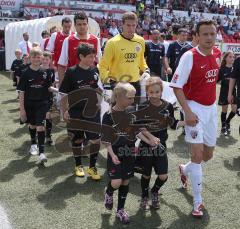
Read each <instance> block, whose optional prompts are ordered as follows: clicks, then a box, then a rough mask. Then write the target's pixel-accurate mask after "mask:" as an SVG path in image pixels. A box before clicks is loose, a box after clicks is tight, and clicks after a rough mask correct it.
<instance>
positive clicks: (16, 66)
mask: <svg viewBox="0 0 240 229" xmlns="http://www.w3.org/2000/svg"><path fill="white" fill-rule="evenodd" d="M22 63H23V61H22V59H20V60H18V59H15V60H14V61H13V62H12V66H11V70H12V71H13V72H14V76H17V72H18V70H19V68H20V66H21V65H22Z"/></svg>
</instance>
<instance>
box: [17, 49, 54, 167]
mask: <svg viewBox="0 0 240 229" xmlns="http://www.w3.org/2000/svg"><path fill="white" fill-rule="evenodd" d="M41 60H42V52H41V50H39V49H37V48H33V49H31V51H30V61H31V65H30V66H29V67H27V68H26V69H25V70H24V71H23V72H22V77H21V78H20V82H19V85H18V88H17V89H18V91H19V92H20V93H19V101H20V118H21V120H22V121H23V122H24V121H25V122H27V123H28V124H29V133H30V137H31V148H30V153H31V154H32V155H36V154H37V152H38V150H39V159H40V162H42V163H44V162H46V161H47V158H46V156H45V154H44V142H45V131H44V120H45V117H46V113H47V111H48V106H49V105H48V101H49V90H52V88H51V75H50V73H49V72H47V71H46V70H43V69H41V68H40V65H41ZM36 134H37V139H38V141H36ZM37 142H38V149H37V144H36V143H37Z"/></svg>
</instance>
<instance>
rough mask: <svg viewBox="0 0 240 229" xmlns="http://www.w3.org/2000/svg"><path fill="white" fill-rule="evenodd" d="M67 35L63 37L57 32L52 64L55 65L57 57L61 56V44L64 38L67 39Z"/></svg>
mask: <svg viewBox="0 0 240 229" xmlns="http://www.w3.org/2000/svg"><path fill="white" fill-rule="evenodd" d="M68 36H69V35H65V34H63V33H62V32H57V36H56V39H55V42H54V51H53V52H54V57H53V58H54V59H53V60H54V64H55V65H57V63H58V60H59V57H60V55H61V50H62V44H63V41H64V39H65V38H67V37H68Z"/></svg>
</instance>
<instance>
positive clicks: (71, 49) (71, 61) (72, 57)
mask: <svg viewBox="0 0 240 229" xmlns="http://www.w3.org/2000/svg"><path fill="white" fill-rule="evenodd" d="M82 43H88V44H91V45H93V46H94V48H95V49H96V52H97V53H98V38H97V37H96V36H94V35H93V34H89V38H88V39H78V38H77V37H76V35H74V34H72V35H70V36H69V38H68V67H72V66H74V65H76V64H78V62H79V60H78V57H77V48H78V46H79V44H82Z"/></svg>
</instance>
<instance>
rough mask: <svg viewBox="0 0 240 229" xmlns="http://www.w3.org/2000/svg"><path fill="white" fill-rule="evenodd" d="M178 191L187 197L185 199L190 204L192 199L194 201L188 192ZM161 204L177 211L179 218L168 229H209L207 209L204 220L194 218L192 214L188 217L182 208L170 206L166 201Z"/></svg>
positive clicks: (204, 212)
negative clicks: (206, 228) (207, 228)
mask: <svg viewBox="0 0 240 229" xmlns="http://www.w3.org/2000/svg"><path fill="white" fill-rule="evenodd" d="M178 191H179V192H181V193H182V194H183V195H184V196H185V198H186V199H187V201H188V202H189V201H190V199H192V197H191V196H190V195H189V194H188V193H187V192H182V191H180V190H178ZM161 202H162V204H164V205H166V206H167V207H169V208H170V209H172V210H173V211H175V212H176V214H177V216H178V219H177V220H175V221H174V222H173V223H171V224H170V225H169V226H168V227H167V228H171V229H175V228H189V229H190V228H191V229H192V228H194V229H197V228H199V229H201V228H205V227H207V226H208V224H209V221H210V216H209V214H208V211H207V210H206V209H205V210H204V211H203V214H204V215H203V217H202V218H194V217H193V216H192V214H191V213H189V214H188V215H186V214H184V213H183V212H182V211H181V208H180V207H179V206H177V205H174V204H168V203H167V202H166V201H165V200H162V201H161Z"/></svg>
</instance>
